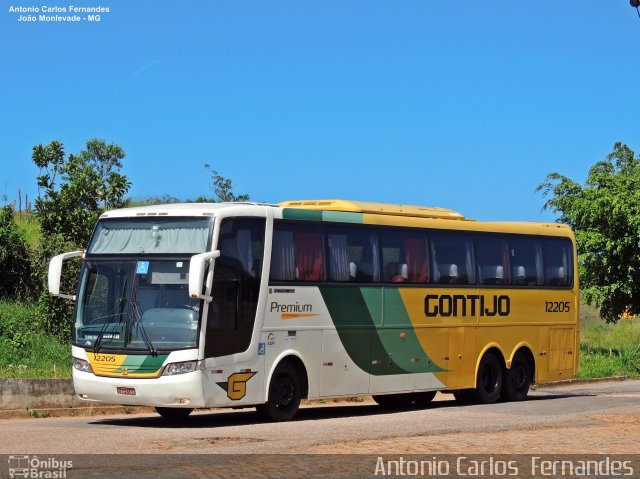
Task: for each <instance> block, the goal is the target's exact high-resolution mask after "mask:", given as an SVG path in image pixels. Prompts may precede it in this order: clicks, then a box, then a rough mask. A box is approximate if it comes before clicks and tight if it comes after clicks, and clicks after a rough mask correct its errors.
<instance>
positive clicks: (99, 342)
mask: <svg viewBox="0 0 640 479" xmlns="http://www.w3.org/2000/svg"><path fill="white" fill-rule="evenodd" d="M128 279H129V276H125V277H124V282H123V284H122V292H121V293H120V298H118V302H117V303H116V304H115V306H114V307H113V309H112V310H111V312H110V313H109V314H107V315H105V316H102V317H100V318H98V319H105V320H106V319H109V318H113V317H114V316H117V317H118V318H119V321H118V323H113V322H112V321H111V320H110V319H109V320H108V321H105V322H104V323H103V324H102V328H100V332H99V333H98V337H97V338H96V342H95V343H94V344H93V353H94V354H98V353H99V352H100V348H101V347H102V339H103V338H104V335H105V333H106V332H107V328H108V327H109V325H113V324H120V323H122V315H123V311H122V308H123V307H124V295H125V292H126V290H127V280H128ZM116 308H119V310H120V311H119V313H118V314H113V313H114V311H115V310H116ZM113 332H115V329H114V330H113V331H112V332H111V334H112V336H113ZM109 339H112V338H109Z"/></svg>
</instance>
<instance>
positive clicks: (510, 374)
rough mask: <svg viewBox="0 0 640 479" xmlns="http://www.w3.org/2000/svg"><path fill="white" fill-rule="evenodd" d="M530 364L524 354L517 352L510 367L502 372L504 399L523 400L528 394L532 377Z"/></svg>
mask: <svg viewBox="0 0 640 479" xmlns="http://www.w3.org/2000/svg"><path fill="white" fill-rule="evenodd" d="M532 376H533V375H532V371H531V365H530V363H529V361H528V359H527V358H526V357H525V356H524V354H521V353H517V354H516V356H515V358H513V361H512V362H511V368H510V369H507V370H506V371H505V374H504V380H503V384H502V398H503V399H504V400H505V401H524V400H525V399H527V395H528V394H529V386H530V385H531V378H532Z"/></svg>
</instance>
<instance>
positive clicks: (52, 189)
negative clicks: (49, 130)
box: [32, 139, 131, 245]
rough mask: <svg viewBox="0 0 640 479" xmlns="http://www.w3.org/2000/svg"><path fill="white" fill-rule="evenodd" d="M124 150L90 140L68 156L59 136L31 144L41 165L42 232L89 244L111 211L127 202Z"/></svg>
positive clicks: (39, 203)
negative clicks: (97, 225)
mask: <svg viewBox="0 0 640 479" xmlns="http://www.w3.org/2000/svg"><path fill="white" fill-rule="evenodd" d="M124 157H125V153H124V151H123V150H122V148H120V147H119V146H118V145H114V144H106V143H105V141H104V140H97V139H92V140H89V141H88V142H87V144H86V149H85V150H82V151H81V152H80V153H78V154H77V155H74V154H71V155H69V157H68V158H66V159H65V151H64V145H63V144H62V143H61V142H60V141H57V140H54V141H52V142H51V143H49V144H48V145H46V146H43V145H37V146H35V147H34V148H33V155H32V159H33V162H34V163H35V164H36V166H37V167H38V168H39V169H40V176H38V191H39V192H42V193H43V195H42V196H40V195H39V196H38V198H37V199H36V202H35V211H36V215H37V217H38V218H39V220H40V224H41V227H42V230H43V233H44V234H45V236H46V235H49V234H60V235H62V237H63V238H64V239H65V240H67V241H71V242H73V243H75V244H77V245H85V244H86V243H87V241H88V240H89V236H90V235H91V232H92V231H93V228H94V226H95V224H96V221H97V220H98V217H99V216H100V215H101V214H102V213H103V212H104V211H105V210H107V209H112V208H120V207H123V206H125V200H124V195H125V194H126V193H127V191H128V190H129V187H130V185H131V183H130V182H129V181H128V179H127V177H126V176H124V175H122V174H120V168H122V161H121V160H122V159H123V158H124Z"/></svg>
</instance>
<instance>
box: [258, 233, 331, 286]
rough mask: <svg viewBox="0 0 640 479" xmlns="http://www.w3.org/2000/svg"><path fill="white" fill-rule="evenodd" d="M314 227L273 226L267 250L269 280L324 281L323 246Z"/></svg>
mask: <svg viewBox="0 0 640 479" xmlns="http://www.w3.org/2000/svg"><path fill="white" fill-rule="evenodd" d="M322 238H323V236H322V232H321V230H320V229H319V228H317V227H306V226H304V227H303V226H301V225H276V229H275V230H274V233H273V247H272V251H271V276H270V278H271V280H272V281H324V246H323V239H322Z"/></svg>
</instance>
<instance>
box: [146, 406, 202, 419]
mask: <svg viewBox="0 0 640 479" xmlns="http://www.w3.org/2000/svg"><path fill="white" fill-rule="evenodd" d="M155 409H156V412H157V413H158V414H160V415H161V416H162V417H163V418H165V419H167V420H169V421H179V420H180V419H185V418H186V417H187V416H188V415H189V414H191V412H192V411H193V409H191V408H178V407H157V408H155Z"/></svg>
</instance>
